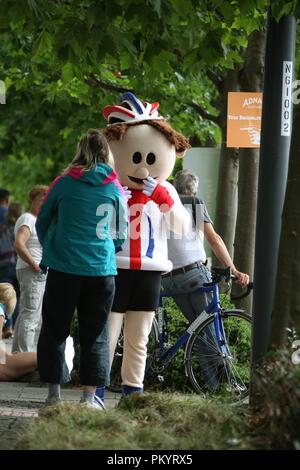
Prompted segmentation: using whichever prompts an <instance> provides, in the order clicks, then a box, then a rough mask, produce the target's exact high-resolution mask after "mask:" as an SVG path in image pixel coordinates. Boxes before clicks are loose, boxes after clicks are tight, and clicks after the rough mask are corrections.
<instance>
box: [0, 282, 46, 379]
mask: <svg viewBox="0 0 300 470" xmlns="http://www.w3.org/2000/svg"><path fill="white" fill-rule="evenodd" d="M16 301H17V298H16V292H15V290H14V288H13V286H12V285H11V284H9V283H0V381H14V380H18V379H19V378H20V377H22V376H23V375H26V374H28V373H29V372H32V371H34V370H35V369H36V366H37V361H36V353H30V352H24V353H15V354H11V353H9V352H7V351H6V348H5V343H4V341H1V337H2V328H3V325H4V324H5V321H6V318H9V317H10V316H11V315H12V313H13V311H14V310H15V306H16Z"/></svg>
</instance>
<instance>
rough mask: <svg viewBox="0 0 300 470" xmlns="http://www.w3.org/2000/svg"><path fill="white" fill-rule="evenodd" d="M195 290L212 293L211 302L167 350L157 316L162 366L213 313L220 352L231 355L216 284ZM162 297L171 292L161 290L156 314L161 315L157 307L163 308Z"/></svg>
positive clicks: (166, 363) (167, 295)
mask: <svg viewBox="0 0 300 470" xmlns="http://www.w3.org/2000/svg"><path fill="white" fill-rule="evenodd" d="M196 292H199V293H201V294H205V293H212V294H213V298H212V300H211V302H210V303H209V304H208V305H207V306H206V307H205V309H204V310H203V311H202V312H201V313H200V314H199V315H198V317H197V318H196V319H195V320H194V321H193V322H192V323H191V324H190V325H189V327H188V328H187V329H186V330H185V332H184V333H183V334H182V335H181V336H180V337H179V338H178V340H177V341H176V343H175V344H174V345H173V346H171V348H170V349H168V350H165V348H164V344H163V343H164V331H162V329H161V323H162V322H161V320H160V318H158V325H159V334H158V339H159V350H160V351H159V352H160V356H159V359H160V362H161V364H162V365H163V367H166V366H167V365H168V364H169V362H170V361H171V359H172V358H173V357H174V356H175V354H176V353H177V351H178V350H179V349H180V348H181V347H183V346H184V345H185V344H186V343H187V341H188V339H189V338H190V336H191V335H192V334H193V332H194V331H195V330H196V328H197V327H198V326H199V325H200V324H201V323H203V322H204V321H205V320H206V319H207V318H209V317H210V316H211V315H214V329H215V333H216V339H217V343H218V346H219V348H220V353H221V354H222V355H224V356H227V357H231V355H230V351H229V348H228V346H227V341H226V337H225V332H224V328H223V323H222V319H221V317H220V315H219V313H220V310H221V306H220V294H219V286H218V284H214V285H212V286H208V287H200V288H199V289H197V291H196ZM164 297H166V298H168V297H172V296H171V294H169V293H168V291H163V292H162V293H161V295H160V301H159V307H158V316H159V315H162V313H161V312H160V311H159V309H160V308H161V309H163V305H162V299H163V298H164Z"/></svg>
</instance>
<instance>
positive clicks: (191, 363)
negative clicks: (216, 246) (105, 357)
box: [109, 268, 253, 400]
mask: <svg viewBox="0 0 300 470" xmlns="http://www.w3.org/2000/svg"><path fill="white" fill-rule="evenodd" d="M231 279H234V276H232V275H231V273H230V269H229V268H225V269H223V268H212V282H209V283H205V284H204V285H203V287H201V288H200V289H199V292H201V293H211V294H212V300H211V302H210V303H209V304H208V305H207V306H206V308H205V310H203V311H202V312H201V313H200V314H199V315H198V317H197V318H196V319H195V320H194V321H193V322H192V323H191V324H190V325H189V326H188V328H187V329H186V330H185V331H184V332H183V334H182V335H181V336H180V337H179V338H178V339H177V341H176V342H175V344H173V345H170V344H169V343H168V331H167V324H166V317H165V313H164V307H163V304H162V299H163V298H164V297H171V296H170V294H169V293H168V292H166V291H163V292H162V293H161V298H160V304H159V307H158V308H157V310H156V317H157V318H154V321H153V326H152V330H151V333H150V337H149V342H148V357H147V365H146V374H145V375H146V376H147V375H148V374H150V373H152V374H153V373H154V374H156V375H157V378H158V380H159V381H163V376H162V375H161V374H162V373H163V371H164V370H165V369H166V367H167V366H168V365H169V363H170V362H171V360H172V359H173V357H174V356H175V355H176V353H177V352H178V350H179V349H180V348H181V347H185V353H184V364H185V374H186V376H187V377H188V378H189V381H190V383H191V385H192V387H193V389H194V390H195V391H196V392H197V393H200V394H208V393H209V395H216V396H222V397H230V398H233V399H234V400H236V399H238V400H239V399H244V398H246V397H247V395H248V389H249V382H250V347H251V317H250V315H248V314H247V313H246V312H245V311H243V310H240V309H226V308H223V307H222V306H221V303H220V294H219V285H218V284H219V283H220V282H221V281H222V280H225V281H226V282H229V281H230V280H231ZM252 288H253V284H252V283H249V284H248V286H247V291H246V292H245V293H243V294H242V295H240V296H238V297H235V298H233V297H232V299H233V300H237V299H241V298H244V297H246V296H247V295H249V294H250V292H251V290H252ZM122 349H123V336H122V333H121V335H120V337H119V340H118V344H117V348H116V352H115V357H114V361H113V366H112V370H111V385H110V387H109V388H110V390H112V391H115V392H120V391H121V386H120V364H121V361H122V354H123V353H122Z"/></svg>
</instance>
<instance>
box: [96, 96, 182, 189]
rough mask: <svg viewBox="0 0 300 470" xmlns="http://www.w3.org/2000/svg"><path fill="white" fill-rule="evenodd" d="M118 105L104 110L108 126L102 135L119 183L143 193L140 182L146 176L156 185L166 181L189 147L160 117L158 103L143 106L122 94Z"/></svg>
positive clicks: (135, 99) (132, 97)
mask: <svg viewBox="0 0 300 470" xmlns="http://www.w3.org/2000/svg"><path fill="white" fill-rule="evenodd" d="M120 101H121V102H120V104H118V105H115V106H106V107H105V108H104V110H103V115H104V117H105V118H106V120H107V121H108V125H107V127H106V128H105V129H103V133H104V134H105V135H106V138H107V140H108V141H109V145H110V148H111V150H112V152H113V155H114V160H115V167H116V171H117V173H118V175H119V178H120V181H121V183H122V184H123V185H124V186H128V187H129V188H131V189H140V190H142V189H143V179H145V178H147V177H148V176H152V178H155V179H156V180H157V181H158V182H159V183H161V182H162V181H164V180H166V179H167V178H168V177H169V176H170V174H171V173H172V170H173V168H174V164H175V160H176V154H177V155H178V157H183V155H184V153H185V151H186V149H187V148H189V143H188V140H187V139H186V138H185V137H184V136H183V135H182V134H179V133H178V132H176V131H174V129H172V127H171V126H170V124H168V122H167V121H166V120H165V119H164V118H163V117H162V116H160V115H159V113H158V107H159V103H152V104H151V103H143V102H141V101H140V100H139V99H137V98H136V96H135V95H134V94H133V93H130V92H127V93H124V95H123V96H122V97H121V100H120Z"/></svg>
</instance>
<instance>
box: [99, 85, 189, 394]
mask: <svg viewBox="0 0 300 470" xmlns="http://www.w3.org/2000/svg"><path fill="white" fill-rule="evenodd" d="M158 107H159V103H152V104H151V103H144V102H141V101H140V100H139V99H137V98H136V96H135V95H134V94H132V93H129V92H127V93H125V94H124V95H123V96H122V97H121V103H120V104H118V105H115V106H106V107H105V108H104V110H103V115H104V117H105V118H106V120H107V121H108V125H107V127H106V128H105V129H104V130H103V133H104V134H105V135H106V138H107V140H108V142H109V145H110V148H111V150H112V153H113V155H114V160H115V169H116V172H117V173H118V176H119V179H120V182H121V184H122V185H123V186H124V187H125V190H126V192H127V195H128V221H129V229H128V238H127V240H126V241H125V243H124V245H123V246H122V248H120V250H119V251H118V252H117V266H118V276H116V294H115V299H114V303H113V307H112V312H111V313H110V315H109V335H110V359H111V363H112V359H113V356H114V351H115V347H116V343H117V340H118V337H119V334H120V330H121V326H122V321H123V316H124V350H123V362H122V369H121V376H122V392H123V395H128V394H130V393H134V392H143V381H144V374H145V366H146V358H147V342H148V336H149V333H150V331H151V326H152V321H153V318H154V311H155V309H156V307H157V305H158V301H159V294H160V287H161V275H162V273H165V272H168V271H171V270H172V263H171V261H169V260H168V249H167V237H168V233H169V231H173V232H174V233H176V234H178V236H180V235H181V234H186V232H187V230H188V226H189V223H190V220H189V218H190V216H189V213H188V212H187V211H186V209H185V208H184V206H183V205H182V203H181V201H180V199H179V196H178V194H177V192H176V190H175V188H174V187H173V186H172V185H171V184H170V183H168V182H167V181H166V179H167V178H168V177H169V176H170V175H171V173H172V170H173V168H174V164H175V160H176V154H177V155H178V156H180V157H182V156H183V154H184V153H185V151H186V150H187V148H189V143H188V140H187V139H186V138H185V137H184V136H183V135H181V134H179V133H178V132H176V131H175V130H174V129H172V127H171V126H170V125H169V124H168V122H167V121H166V120H165V119H164V118H163V117H162V116H160V115H159V113H158ZM128 188H129V189H128ZM128 193H130V194H131V197H130V196H129V194H128ZM100 394H101V393H100Z"/></svg>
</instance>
